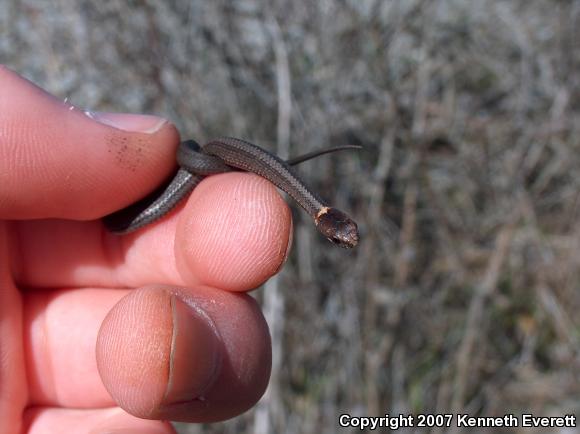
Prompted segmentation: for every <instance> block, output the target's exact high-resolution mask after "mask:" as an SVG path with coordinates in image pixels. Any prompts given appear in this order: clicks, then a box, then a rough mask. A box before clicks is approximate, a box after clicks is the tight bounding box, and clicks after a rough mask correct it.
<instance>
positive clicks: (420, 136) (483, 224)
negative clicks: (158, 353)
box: [0, 0, 580, 434]
mask: <svg viewBox="0 0 580 434" xmlns="http://www.w3.org/2000/svg"><path fill="white" fill-rule="evenodd" d="M0 61H1V62H2V63H5V64H7V65H8V66H9V67H11V68H12V69H14V70H15V71H17V72H19V73H20V74H22V75H24V76H25V77H27V78H29V79H31V80H32V81H34V82H35V83H37V84H38V85H40V86H42V87H44V88H46V89H48V90H49V91H50V92H52V93H53V94H55V95H57V96H59V97H61V98H62V99H65V98H68V100H69V101H70V102H71V103H73V104H75V105H76V106H79V107H82V108H88V109H91V110H108V111H120V112H145V113H155V114H158V115H162V116H166V117H168V118H170V119H171V120H173V121H174V122H175V123H176V124H177V126H178V128H179V130H180V131H181V133H182V135H183V137H184V138H194V139H196V140H198V141H202V142H203V141H205V140H208V139H210V138H213V137H216V136H222V135H230V136H237V137H240V138H245V139H248V140H250V141H253V142H255V143H258V144H260V145H261V146H263V147H265V148H267V149H270V150H272V151H274V152H276V153H278V154H279V155H281V156H283V157H287V156H292V155H297V154H300V153H304V152H307V151H309V150H313V149H316V148H321V147H325V146H329V145H344V144H358V145H362V146H364V151H361V152H345V153H341V154H335V155H331V156H326V157H321V158H319V159H316V160H313V161H311V162H308V163H304V164H303V165H301V166H300V167H299V171H300V172H301V173H303V175H304V178H305V179H307V180H308V181H309V182H310V184H311V185H312V186H313V187H315V189H316V190H318V191H320V192H321V194H322V196H323V197H325V198H326V199H327V200H328V201H329V202H330V203H332V204H333V205H335V206H337V207H338V208H340V209H343V210H345V211H347V212H349V213H350V214H351V215H353V216H354V217H355V219H356V220H357V221H358V222H359V226H360V229H361V233H362V241H361V243H360V245H359V246H358V247H357V248H356V249H354V250H351V251H345V250H342V249H338V248H335V247H333V246H332V245H330V244H329V243H328V241H326V240H325V239H323V238H322V237H321V236H320V235H319V234H318V233H317V232H316V231H315V230H314V228H313V225H312V222H311V221H310V219H309V218H307V217H305V216H304V215H303V214H302V213H300V212H298V211H296V212H295V213H294V215H295V238H294V247H293V250H292V253H291V256H290V258H289V260H288V263H287V264H286V266H285V267H284V269H283V270H282V271H281V272H280V274H279V275H278V276H277V277H276V278H273V279H271V280H270V281H269V282H268V283H267V284H266V285H265V287H264V288H262V289H260V290H258V291H255V292H254V293H253V295H254V296H255V297H256V298H257V299H259V301H260V302H261V303H262V305H263V308H264V313H265V315H266V317H267V319H268V322H269V324H270V329H271V333H272V339H273V351H274V359H273V372H272V378H271V381H270V385H269V389H268V391H267V393H266V395H265V396H264V398H263V399H262V400H261V401H260V403H259V404H258V405H257V406H256V407H255V409H253V410H252V411H250V412H248V413H246V414H244V415H242V416H240V417H238V418H235V419H232V420H230V421H227V422H224V423H218V424H213V425H205V426H200V425H185V424H181V425H178V427H179V430H180V432H181V433H258V434H262V433H269V432H284V433H311V432H318V433H334V432H336V431H338V430H339V427H338V417H339V416H340V415H341V414H343V413H349V414H351V415H362V416H364V415H384V414H387V413H388V414H391V415H398V414H406V413H450V412H454V413H457V412H460V413H469V414H470V415H472V416H503V415H504V414H507V413H514V414H521V413H522V412H525V413H535V414H536V415H544V416H550V415H552V416H562V415H565V414H578V413H579V409H580V376H579V371H578V368H579V365H580V363H579V362H580V359H579V349H580V347H579V343H580V334H579V332H580V328H579V326H580V319H578V318H576V316H575V313H574V312H578V310H579V308H580V288H579V282H580V221H579V214H580V154H579V151H580V1H573V0H569V1H567V0H559V1H557V0H514V1H500V0H481V1H477V2H475V1H470V0H439V1H438V0H435V1H425V0H398V1H396V0H393V1H386V0H385V1H381V0H336V1H331V0H320V1H309V0H295V1H292V2H289V1H282V0H276V1H259V0H238V1H235V2H233V1H231V2H230V1H225V0H219V1H211V2H209V1H203V0H197V1H186V0H173V1H159V2H155V1H152V0H151V1H144V2H140V1H131V2H114V1H101V2H91V1H88V0H81V1H73V0H54V1H46V2H39V1H34V0H2V2H1V7H0ZM352 431H353V432H356V431H357V430H356V429H353V430H352ZM340 432H349V429H341V430H340ZM403 432H405V431H403ZM417 432H446V430H445V429H434V430H431V431H427V430H422V431H419V430H417ZM495 432H498V430H496V431H495ZM505 432H519V431H518V430H517V429H513V430H505ZM544 432H547V431H544ZM568 432H572V431H568Z"/></svg>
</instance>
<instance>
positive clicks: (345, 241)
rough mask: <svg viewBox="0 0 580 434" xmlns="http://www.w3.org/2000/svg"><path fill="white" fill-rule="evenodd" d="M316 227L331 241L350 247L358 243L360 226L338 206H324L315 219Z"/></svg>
mask: <svg viewBox="0 0 580 434" xmlns="http://www.w3.org/2000/svg"><path fill="white" fill-rule="evenodd" d="M314 221H315V222H316V228H317V229H318V231H319V232H320V233H321V234H322V235H324V236H325V237H326V238H328V240H329V241H330V242H331V243H334V244H336V245H338V246H340V247H342V248H344V249H350V248H352V247H354V246H356V245H357V243H358V239H359V236H358V226H357V224H356V223H355V222H354V221H353V220H352V219H351V218H350V217H349V216H348V215H346V214H345V213H343V212H342V211H339V210H337V209H336V208H329V207H324V208H322V209H321V210H320V211H319V212H318V214H316V217H315V219H314Z"/></svg>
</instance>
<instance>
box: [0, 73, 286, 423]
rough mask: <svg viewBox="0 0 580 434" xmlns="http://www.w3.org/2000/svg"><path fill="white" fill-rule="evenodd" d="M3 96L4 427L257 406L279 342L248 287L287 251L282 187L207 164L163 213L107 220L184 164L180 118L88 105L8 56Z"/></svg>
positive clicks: (0, 382) (0, 266)
mask: <svg viewBox="0 0 580 434" xmlns="http://www.w3.org/2000/svg"><path fill="white" fill-rule="evenodd" d="M0 95H2V97H1V98H0V218H1V219H2V221H0V285H1V287H0V343H1V345H0V420H1V421H2V430H3V431H2V432H3V433H6V434H13V433H33V434H40V433H43V434H44V433H60V432H76V433H105V432H118V433H121V432H123V433H132V432H135V433H172V432H174V431H173V428H172V427H171V426H170V424H169V423H167V422H162V420H181V421H190V422H211V421H216V420H223V419H226V418H230V417H233V416H236V415H238V414H240V413H242V412H243V411H245V410H247V409H248V408H250V407H251V406H252V405H254V404H255V403H256V402H257V400H258V399H259V398H260V397H261V395H262V394H263V392H264V390H265V387H266V385H267V382H268V378H269V374H270V361H271V345H270V337H269V333H268V330H267V327H266V323H265V320H264V318H263V316H262V313H261V312H260V310H259V308H258V306H257V304H256V303H255V302H254V300H253V299H252V298H251V297H250V296H248V295H247V294H245V292H246V291H248V290H250V289H253V288H255V287H256V286H259V285H260V284H262V283H263V282H264V281H265V280H267V279H268V278H269V277H271V276H272V275H273V274H275V273H276V272H277V271H278V270H279V268H280V267H281V266H282V264H283V262H284V260H285V258H286V255H287V251H288V247H289V244H290V233H291V216H290V212H289V209H288V207H287V206H286V204H285V203H284V201H283V200H282V198H281V197H280V195H279V194H278V193H277V191H276V189H275V188H274V187H273V186H272V185H271V184H270V183H269V182H267V181H265V180H263V179H261V178H260V177H258V176H256V175H252V174H248V173H227V174H222V175H215V176H211V177H208V178H206V179H204V180H203V181H202V183H201V184H200V185H199V186H198V187H197V188H196V189H195V191H194V192H193V194H192V195H191V197H190V198H189V199H188V200H187V202H186V203H184V204H182V205H181V206H180V207H179V209H178V210H176V212H174V213H172V214H171V215H170V216H168V217H167V218H164V219H162V220H161V221H160V222H158V223H155V224H153V225H151V226H148V227H146V228H144V229H143V230H141V231H138V232H136V233H132V234H129V235H125V236H118V235H114V234H111V233H109V232H108V231H106V230H105V229H104V228H103V226H102V223H101V222H100V221H99V220H98V219H99V218H100V217H102V216H103V215H106V214H109V213H111V212H112V211H114V210H116V209H119V208H122V207H124V206H126V205H128V204H130V203H133V202H134V201H135V200H137V199H138V198H139V197H140V196H142V195H144V194H145V193H147V192H148V191H150V190H152V189H153V188H154V187H155V186H156V185H158V184H159V183H160V182H161V181H162V180H163V179H164V178H166V177H167V176H168V175H169V174H170V173H171V172H172V171H173V170H174V167H175V166H174V164H175V163H174V160H175V157H174V155H175V148H176V146H177V145H178V143H179V135H178V133H177V131H176V129H175V127H174V126H173V125H172V124H171V123H170V122H168V121H165V120H163V119H160V118H156V117H153V116H142V115H119V114H109V113H101V114H90V115H87V114H86V113H85V112H83V111H82V110H79V109H77V108H74V107H72V106H70V104H67V103H64V102H63V101H62V100H59V99H56V98H54V97H52V96H50V95H49V94H47V93H46V92H44V91H43V90H41V89H39V88H38V87H36V86H34V85H33V84H32V83H30V82H28V81H26V80H24V79H23V78H21V77H19V76H18V75H16V74H15V73H14V72H12V71H10V70H8V69H7V68H4V67H1V66H0ZM137 416H138V417H137ZM142 418H146V419H150V420H146V419H142Z"/></svg>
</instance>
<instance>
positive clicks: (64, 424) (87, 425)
mask: <svg viewBox="0 0 580 434" xmlns="http://www.w3.org/2000/svg"><path fill="white" fill-rule="evenodd" d="M24 423H25V427H24V430H22V431H21V432H22V433H25V434H55V433H75V434H110V433H118V434H121V433H122V434H131V433H135V434H175V430H174V429H173V427H172V426H171V424H170V423H169V422H164V421H158V420H143V419H139V418H136V417H134V416H131V415H130V414H127V413H126V412H124V411H123V410H121V409H119V408H105V409H96V410H79V409H62V408H51V407H33V408H30V409H28V410H27V411H26V412H25V413H24Z"/></svg>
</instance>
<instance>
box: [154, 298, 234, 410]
mask: <svg viewBox="0 0 580 434" xmlns="http://www.w3.org/2000/svg"><path fill="white" fill-rule="evenodd" d="M171 309H172V313H173V338H172V342H171V360H170V366H169V381H168V385H167V391H166V393H165V398H164V404H165V405H166V406H169V405H174V404H182V403H184V402H188V401H192V400H195V399H203V398H204V394H205V393H206V392H207V391H208V390H209V389H210V388H211V386H212V384H213V383H214V382H215V380H216V378H217V376H218V374H219V371H220V368H221V362H222V351H223V346H222V341H221V338H220V337H219V335H218V332H217V329H216V327H215V325H214V323H213V321H212V320H211V318H210V317H209V316H207V314H205V313H204V312H203V311H201V310H199V309H195V308H194V307H191V306H189V305H188V304H186V303H184V302H183V301H182V300H181V299H179V298H178V297H176V296H175V295H173V296H172V297H171Z"/></svg>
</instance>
